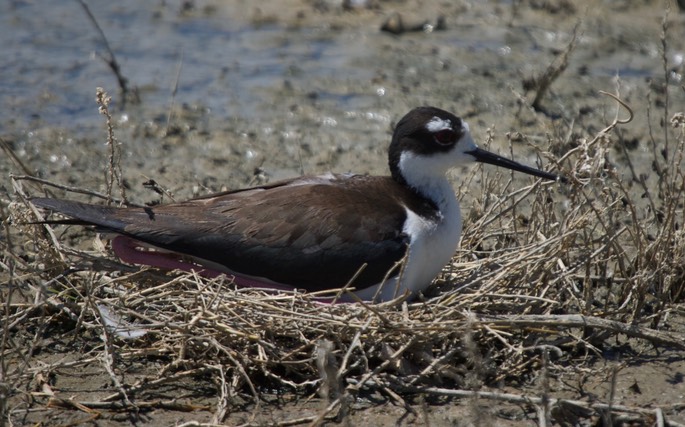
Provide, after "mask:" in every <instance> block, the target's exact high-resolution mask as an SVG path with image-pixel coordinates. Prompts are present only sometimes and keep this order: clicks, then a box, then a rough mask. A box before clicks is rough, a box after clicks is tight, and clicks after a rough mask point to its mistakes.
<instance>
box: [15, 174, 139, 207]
mask: <svg viewBox="0 0 685 427" xmlns="http://www.w3.org/2000/svg"><path fill="white" fill-rule="evenodd" d="M10 178H11V179H13V180H16V181H29V182H36V183H39V184H43V185H48V186H50V187H54V188H57V189H59V190H64V191H68V192H70V193H78V194H85V195H87V196H93V197H97V198H99V199H103V200H108V197H107V194H103V193H100V192H97V191H93V190H88V189H85V188H80V187H73V186H70V185H64V184H57V183H55V182H52V181H49V180H47V179H42V178H38V177H36V176H31V175H14V174H10ZM111 200H112V202H114V203H117V204H127V206H134V207H143V206H142V205H138V204H135V203H128V202H126V201H125V200H123V199H116V198H112V199H111Z"/></svg>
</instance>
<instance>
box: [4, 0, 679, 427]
mask: <svg viewBox="0 0 685 427" xmlns="http://www.w3.org/2000/svg"><path fill="white" fill-rule="evenodd" d="M105 3H106V2H91V3H89V8H90V11H91V12H92V14H93V15H94V17H95V19H96V20H97V21H98V24H99V25H100V27H101V28H102V30H103V31H104V34H105V36H106V38H107V40H108V43H109V45H110V47H111V49H112V52H113V53H114V55H115V57H116V60H117V61H118V62H119V63H120V66H121V74H122V75H123V76H124V77H125V78H127V79H128V80H127V83H128V90H129V93H128V94H126V95H124V94H123V93H122V91H121V87H120V86H119V85H118V83H117V80H116V78H115V77H114V73H113V72H112V70H111V69H110V68H109V67H108V66H107V64H106V61H105V60H103V58H102V57H105V59H106V58H107V56H108V53H107V50H106V47H105V44H104V42H103V39H102V38H101V37H100V35H99V34H98V32H97V30H96V29H95V27H94V25H93V22H92V21H91V20H89V18H88V16H87V14H86V13H85V11H84V9H83V8H82V7H81V6H80V5H79V4H78V3H77V2H73V3H69V4H68V5H67V4H64V3H61V2H47V3H43V2H7V3H4V4H3V5H2V6H0V15H2V18H0V20H1V21H2V25H1V26H2V29H0V43H1V44H2V45H1V46H0V53H1V54H2V57H3V58H5V63H6V64H5V65H3V66H2V70H3V71H2V82H0V88H1V89H2V91H0V105H2V106H3V107H2V111H0V137H2V139H3V140H4V142H5V144H6V147H7V148H8V150H9V151H11V152H13V153H14V154H15V155H16V159H12V158H11V156H9V155H7V153H8V152H9V151H8V150H6V151H4V154H3V155H2V157H1V158H0V176H1V177H2V178H1V179H0V191H1V194H0V198H2V204H3V206H4V209H5V210H6V208H7V206H8V205H9V204H10V203H11V202H13V201H16V200H17V199H16V195H15V189H14V188H13V187H12V183H11V181H10V174H14V175H35V176H38V177H40V178H42V179H45V180H50V181H52V182H55V183H60V184H63V185H65V186H72V187H78V188H81V189H89V190H93V191H97V192H104V191H105V188H106V173H107V168H108V166H107V164H108V163H107V162H108V150H109V147H108V146H107V145H106V138H107V134H106V131H105V120H104V118H103V117H102V116H101V115H99V114H98V110H97V105H96V103H95V100H94V99H95V89H96V87H98V86H100V87H104V88H105V89H106V90H107V91H108V93H109V94H110V95H111V96H112V98H113V101H112V104H111V105H110V109H111V111H112V112H113V120H114V124H115V136H116V138H117V139H118V142H119V143H120V144H121V150H122V158H121V169H122V172H123V178H124V180H125V184H126V195H127V197H128V199H129V200H130V201H132V202H135V203H140V204H144V203H157V202H160V201H161V202H167V201H170V200H171V199H172V198H173V199H176V200H181V199H185V198H189V197H193V196H197V195H203V194H207V193H209V192H212V191H218V190H223V189H232V188H239V187H244V186H248V185H254V184H256V183H261V182H265V181H269V180H276V179H280V178H285V177H291V176H296V175H300V174H302V173H307V174H309V173H319V172H325V171H329V170H331V171H337V172H346V171H355V172H362V173H371V174H384V173H386V162H387V161H386V157H385V156H386V147H387V144H388V142H389V138H390V133H391V129H392V126H393V123H394V122H396V121H397V120H398V119H399V118H400V117H401V116H402V115H403V114H405V113H406V112H407V111H409V110H410V109H411V108H413V107H415V106H418V105H434V106H437V107H441V108H444V109H447V110H451V111H453V112H455V113H456V114H457V115H460V116H462V117H463V118H465V119H466V120H467V121H468V122H469V124H470V127H471V132H472V133H473V135H474V137H475V138H476V140H477V141H478V142H479V143H480V144H488V145H489V147H490V149H492V150H495V151H500V152H503V153H505V154H507V155H509V154H510V151H511V152H513V155H514V157H516V159H517V160H519V161H521V162H524V163H529V164H535V163H536V161H538V160H539V159H538V157H537V156H536V155H535V150H534V149H533V148H532V147H530V146H529V145H527V144H526V142H525V141H528V142H529V143H532V144H533V145H536V146H537V147H538V148H540V149H542V150H547V149H548V147H549V144H548V141H549V140H551V139H558V140H561V141H567V142H568V147H571V146H573V141H574V140H576V139H577V138H583V137H585V138H588V137H591V136H592V135H595V134H596V133H597V132H598V131H599V130H600V129H602V128H603V127H605V126H606V125H607V124H608V123H610V122H611V120H613V119H614V117H615V115H616V114H617V106H616V103H615V102H613V101H612V100H611V99H610V98H608V97H606V96H603V95H601V94H600V93H599V91H606V92H611V93H618V94H619V96H620V97H621V99H623V100H624V101H625V102H626V103H627V104H628V105H629V106H630V107H631V108H632V109H633V111H634V119H633V121H632V122H631V123H629V124H627V125H625V126H622V127H621V128H620V134H621V141H624V142H625V143H626V144H629V145H630V147H629V148H630V152H631V153H633V156H632V157H631V159H632V167H633V168H634V171H635V174H636V175H637V176H639V175H641V174H644V175H645V176H649V175H650V174H651V173H652V165H651V164H650V161H649V158H648V156H647V155H646V154H645V156H644V159H645V160H644V161H640V159H641V158H642V157H641V156H640V153H646V152H647V151H648V150H650V146H649V144H648V141H650V140H651V139H654V138H657V139H658V138H659V136H660V135H661V133H662V132H663V131H662V129H663V125H664V119H663V118H664V116H665V114H664V112H665V111H666V112H667V113H673V112H676V111H682V110H683V107H684V106H685V90H683V80H682V79H683V77H682V76H683V73H684V72H685V69H684V67H685V64H684V58H685V45H684V44H683V42H682V41H683V40H685V12H683V11H681V10H679V9H678V7H677V5H676V4H675V3H674V4H673V5H671V7H670V8H668V10H667V8H666V7H665V4H666V3H667V2H662V1H630V0H625V1H616V2H593V1H581V0H576V1H571V0H559V1H554V0H551V1H518V2H495V1H488V2H478V1H473V2H469V1H454V2H446V1H428V2H420V1H413V0H405V1H383V0H377V1H366V2H365V1H359V2H354V1H352V2H345V4H342V2H340V1H326V0H322V1H318V0H309V1H306V0H287V1H276V0H269V1H262V2H259V5H258V6H257V5H256V4H255V3H253V2H249V1H220V0H207V1H185V2H180V3H179V2H174V1H172V2H148V3H147V4H144V5H139V4H138V2H134V1H131V2H128V1H124V2H116V3H112V4H105ZM665 16H666V18H664V17H665ZM664 22H665V23H666V26H665V27H664ZM384 24H387V25H389V28H390V29H391V30H392V32H389V31H382V30H381V28H382V26H383V25H384ZM664 28H666V31H665V32H664ZM416 29H420V30H419V31H414V30H416ZM662 34H665V35H662ZM662 39H663V40H662ZM664 46H665V49H666V50H665V51H664ZM664 52H665V53H664ZM564 57H566V60H567V67H565V68H564V67H560V64H561V63H562V62H563V58H564ZM664 59H665V60H666V66H665V67H664ZM550 66H552V67H556V68H557V69H559V71H560V73H559V75H558V77H556V76H555V78H554V79H553V81H552V82H551V84H550V86H549V89H548V90H547V91H546V92H545V93H544V96H542V97H541V102H540V104H539V105H538V106H537V107H538V108H533V106H532V104H533V102H534V99H535V97H536V94H537V93H538V91H539V88H540V79H541V78H542V76H544V74H545V72H546V70H549V67H550ZM619 114H620V115H621V116H625V114H626V112H625V110H622V111H621V112H620V113H619ZM519 134H521V135H525V136H526V138H517V137H512V138H510V139H508V138H507V136H512V135H513V136H515V135H519ZM655 135H656V136H655ZM509 141H511V144H510V143H509ZM557 149H559V150H561V152H556V153H553V154H555V155H556V156H560V155H563V146H561V147H560V146H559V145H557ZM623 153H624V152H623V151H622V150H619V149H616V150H614V151H612V152H609V153H608V155H607V156H608V160H609V161H610V162H612V163H613V164H615V165H617V168H618V170H624V171H625V174H626V176H628V173H629V172H628V165H627V163H626V161H625V158H624V155H623ZM460 172H462V171H460V170H456V171H455V172H454V173H453V177H454V181H455V187H456V186H458V185H459V183H460V181H459V176H460ZM505 176H506V175H505ZM150 179H153V180H154V181H155V182H156V183H157V184H158V185H159V186H161V187H162V188H163V189H165V190H166V193H164V194H163V195H160V193H159V192H155V191H153V190H151V189H150V188H149V186H147V187H146V186H144V185H143V183H144V182H146V181H149V180H150ZM517 179H519V178H517ZM21 182H22V183H23V184H22V185H23V188H24V189H25V190H26V191H29V192H31V193H32V194H34V195H35V194H37V193H36V190H35V188H34V187H32V185H31V184H28V183H27V182H26V181H21ZM515 182H517V181H515ZM473 185H478V183H477V182H474V183H473ZM50 191H51V193H52V194H54V195H56V196H60V197H62V196H66V197H70V198H79V199H82V200H87V201H97V200H96V198H94V197H92V196H88V195H83V194H80V195H79V194H69V195H65V192H64V191H62V190H60V189H54V188H53V189H51V190H50ZM634 191H639V190H638V189H637V187H635V189H634ZM474 194H480V192H479V191H477V192H474ZM115 195H118V194H115ZM472 197H473V196H471V197H470V196H469V193H468V192H465V193H463V194H462V206H463V209H464V210H466V211H468V210H469V208H470V207H471V206H473V205H474V204H476V203H477V201H474V200H473V198H472ZM559 203H563V199H560V200H559ZM465 216H466V217H468V215H465ZM3 218H5V214H3ZM467 221H468V218H467ZM13 233H16V231H13V232H9V233H8V234H7V236H10V235H13V236H14V239H19V240H15V242H17V241H18V242H21V240H20V237H17V236H16V234H13ZM89 236H90V237H89ZM63 237H64V239H65V243H68V244H70V245H74V246H78V247H90V246H92V236H91V235H89V234H88V233H83V232H81V231H79V230H73V229H72V230H70V231H69V233H67V234H65V235H64V236H63ZM3 239H4V245H5V247H6V248H7V247H9V243H8V239H9V237H3ZM28 245H29V243H27V242H21V243H19V244H18V245H17V246H13V247H14V248H15V250H16V253H17V254H18V256H25V252H27V251H29V250H28V249H27V248H28ZM8 265H9V264H7V263H4V264H3V266H0V268H3V270H2V271H1V272H0V279H2V280H0V282H2V283H5V284H0V286H3V287H5V290H4V291H3V294H2V295H3V297H6V296H7V284H9V282H8V281H7V280H9V278H10V272H9V271H7V268H8V267H7V266H8ZM6 279H7V280H6ZM29 294H30V293H26V294H24V295H25V296H26V295H29ZM26 298H27V299H26V301H23V302H24V303H29V302H30V301H29V298H28V297H26ZM17 301H18V302H21V301H20V299H18V300H17ZM7 307H9V304H8V305H7ZM8 310H9V308H8ZM670 316H672V317H671V319H672V323H671V324H669V327H670V328H671V329H670V330H671V332H673V333H675V334H680V336H683V335H685V322H683V321H682V319H683V306H682V304H681V305H677V304H676V305H674V306H673V307H672V311H670ZM52 332H53V333H54V335H52V336H50V335H49V334H48V335H46V337H45V340H44V341H42V342H41V343H40V344H39V346H38V347H37V348H34V349H33V352H32V354H30V355H23V356H21V357H20V356H18V355H17V353H16V352H12V351H10V349H12V348H21V346H22V343H29V342H30V341H31V340H32V337H31V336H30V334H29V332H28V331H24V332H23V333H19V332H17V331H7V330H6V331H4V333H5V335H4V341H3V343H4V344H3V345H4V346H5V347H4V348H3V351H4V354H3V358H4V361H3V371H2V374H3V376H4V378H1V379H0V381H1V382H2V385H3V386H4V387H5V394H4V396H3V398H4V399H5V400H4V401H3V405H4V407H0V411H2V414H3V419H2V421H0V425H3V424H4V425H46V426H47V425H54V426H57V425H60V426H64V425H101V426H120V425H179V424H183V423H189V422H191V423H192V422H196V423H207V422H209V421H210V420H212V417H213V415H214V413H215V411H216V408H215V406H214V405H215V404H216V393H217V391H216V389H214V388H212V387H207V386H206V384H205V385H203V386H202V387H201V388H200V389H198V384H197V383H195V382H194V381H193V380H192V379H185V380H182V381H181V382H180V383H179V384H176V386H175V387H173V388H170V389H169V395H168V396H163V398H165V399H166V398H169V397H172V398H176V399H178V401H179V402H183V403H184V404H186V403H188V404H189V405H191V406H192V408H188V407H184V408H181V407H158V408H152V409H150V408H147V409H140V410H139V412H131V411H121V412H119V411H114V410H107V409H105V410H103V411H98V412H97V415H95V413H93V412H92V410H93V409H92V408H91V410H86V409H87V408H86V409H84V408H78V407H65V405H56V404H54V401H53V404H51V405H49V404H47V402H48V398H47V397H46V396H47V395H46V394H45V393H47V391H46V389H45V385H50V387H49V388H51V389H52V392H56V393H57V394H58V396H59V397H61V398H62V399H66V400H69V399H73V400H75V401H95V400H97V399H99V398H101V397H102V396H105V395H109V394H111V393H112V387H113V386H112V384H111V376H110V375H109V374H108V373H107V372H106V371H105V370H103V368H102V365H101V364H100V363H99V362H98V361H97V360H96V359H97V357H96V356H95V355H94V354H92V353H90V352H91V351H92V348H89V347H88V341H87V340H85V341H84V340H81V339H77V338H76V337H73V336H71V335H70V332H69V327H68V326H65V327H64V329H62V330H60V329H56V330H53V331H52ZM96 341H97V340H96ZM613 344H615V346H614V348H613V350H612V351H605V352H603V353H602V352H600V353H599V354H598V355H597V354H595V355H594V356H593V357H592V361H591V362H587V363H589V364H588V368H587V372H588V374H587V375H584V374H583V373H582V370H579V371H576V373H575V374H574V376H566V377H564V378H560V379H558V381H557V382H555V384H554V385H553V389H552V391H553V392H552V395H553V397H556V398H569V399H577V400H594V401H608V400H609V399H610V397H609V395H610V394H614V396H613V403H614V404H616V405H624V406H630V407H638V408H643V409H650V408H657V407H659V408H664V415H665V416H666V419H667V420H668V421H671V422H673V423H674V424H673V425H685V380H684V378H685V357H683V353H682V350H676V349H672V348H661V347H654V346H652V345H650V344H648V343H644V342H642V341H639V340H635V341H622V342H619V341H618V340H616V341H615V342H614V343H613ZM628 347H630V350H629V351H625V352H623V350H624V349H626V348H628ZM622 349H623V350H622ZM84 357H93V358H94V361H93V363H92V364H90V365H86V366H85V367H84V365H82V364H78V365H76V366H77V367H75V368H73V369H69V368H68V363H65V362H67V361H69V360H79V359H81V358H84ZM57 362H59V363H60V364H61V365H60V366H67V367H66V368H62V369H60V370H59V371H57V372H52V373H51V375H54V378H52V379H45V380H44V382H41V380H40V379H36V378H35V377H34V378H33V379H32V380H31V381H25V379H24V378H25V375H26V373H27V372H29V371H30V372H38V370H37V369H36V367H38V366H49V365H50V364H51V363H57ZM584 363H585V362H584ZM619 366H620V369H618V371H617V374H616V376H615V379H614V380H613V381H615V386H614V387H612V375H613V372H614V371H615V369H614V368H615V367H619ZM158 368H159V367H158V366H157V365H156V362H155V359H154V358H153V357H141V358H140V360H139V362H137V363H135V364H133V365H131V366H126V367H125V368H122V371H121V372H122V375H123V376H124V377H125V376H132V377H136V376H144V375H150V374H151V373H154V372H156V370H157V369H158ZM597 372H602V373H603V374H602V375H596V373H597ZM22 375H24V376H22ZM129 379H130V378H129ZM184 381H185V382H184ZM41 387H43V388H41ZM538 387H539V385H538V384H536V383H534V382H533V381H526V380H525V379H522V381H520V382H516V383H514V382H502V383H500V384H491V385H490V388H489V389H490V390H494V391H496V392H501V393H519V394H529V393H535V392H536V391H537V390H538ZM0 394H1V393H0ZM265 395H268V393H265ZM159 398H160V399H161V398H162V396H160V397H159ZM406 400H407V402H408V405H409V408H411V410H407V408H405V407H402V406H401V405H397V404H396V402H395V403H393V402H391V401H389V400H388V398H387V396H373V395H370V396H364V397H363V398H360V399H359V400H358V401H357V402H355V403H354V405H353V411H352V412H351V414H349V415H348V416H346V417H344V418H343V420H342V422H343V424H346V425H415V424H416V425H431V426H442V425H456V426H461V425H481V426H490V425H492V426H495V425H497V426H509V425H511V426H523V425H538V423H539V422H540V419H539V417H538V414H537V413H536V411H535V409H534V408H533V407H532V406H530V405H527V404H512V403H502V402H496V401H493V400H485V399H482V400H480V401H478V402H474V401H473V399H456V398H446V397H444V396H443V397H434V396H433V397H431V396H427V395H412V396H410V397H407V399H406ZM326 404H327V402H326V401H325V400H324V399H321V398H320V397H318V395H317V394H316V393H313V394H312V395H311V396H302V395H282V396H278V395H277V396H272V397H269V398H266V399H265V400H264V401H263V402H262V403H261V404H260V405H259V406H258V407H255V406H254V404H253V403H246V404H245V406H244V407H240V406H239V405H236V406H235V407H234V408H233V409H232V411H231V413H230V414H228V415H227V416H226V417H225V418H224V419H223V420H222V421H221V422H222V423H224V424H225V425H239V424H243V423H255V424H256V425H273V424H276V423H278V422H281V421H284V420H288V419H297V418H303V417H307V416H311V415H316V414H318V413H320V412H321V411H322V408H325V406H326ZM66 406H68V405H66ZM182 409H194V410H191V411H188V412H186V411H184V410H182ZM95 410H97V408H95ZM656 413H657V412H655V414H656ZM655 417H656V415H655ZM637 418H638V419H639V421H635V422H636V423H637V425H655V424H650V423H652V422H653V423H656V422H657V421H658V419H657V418H650V417H649V416H643V415H640V416H639V417H637ZM562 419H563V418H558V419H557V421H556V423H562V422H561V421H559V420H562ZM567 420H574V421H567V424H566V425H573V424H577V425H603V424H602V423H603V422H605V421H603V418H602V417H600V416H599V415H597V414H596V413H593V414H587V415H586V416H580V417H579V418H567ZM309 421H311V420H309ZM309 421H308V422H309ZM616 423H617V424H619V425H620V421H616ZM675 423H680V424H675ZM194 425H197V424H194Z"/></svg>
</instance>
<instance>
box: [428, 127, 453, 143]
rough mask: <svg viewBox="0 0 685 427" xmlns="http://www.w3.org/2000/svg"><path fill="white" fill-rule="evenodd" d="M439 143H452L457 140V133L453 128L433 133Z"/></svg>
mask: <svg viewBox="0 0 685 427" xmlns="http://www.w3.org/2000/svg"><path fill="white" fill-rule="evenodd" d="M433 136H435V140H436V141H437V142H438V144H442V145H450V144H454V143H455V142H457V133H456V132H455V131H453V130H452V129H442V130H439V131H437V132H435V133H434V134H433Z"/></svg>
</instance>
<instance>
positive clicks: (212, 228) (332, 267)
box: [33, 175, 430, 291]
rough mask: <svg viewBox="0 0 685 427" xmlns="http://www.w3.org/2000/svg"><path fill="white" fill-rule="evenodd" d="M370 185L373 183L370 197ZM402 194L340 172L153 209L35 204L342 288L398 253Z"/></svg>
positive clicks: (248, 266)
mask: <svg viewBox="0 0 685 427" xmlns="http://www.w3.org/2000/svg"><path fill="white" fill-rule="evenodd" d="M343 182H344V184H345V185H341V184H342V183H343ZM371 187H373V188H374V189H376V190H380V191H378V192H374V194H376V196H371V195H370V194H371V192H370V191H368V190H369V189H370V188H371ZM407 195H409V196H410V197H412V195H413V193H410V192H409V193H408V192H407V190H406V189H404V187H402V186H400V185H398V184H396V183H395V182H394V181H393V180H392V179H390V178H386V177H366V176H340V175H338V176H335V177H325V178H324V177H312V178H300V179H297V180H292V181H285V182H283V183H280V184H279V183H277V184H274V185H270V186H268V187H259V188H254V189H249V190H243V191H238V192H229V193H224V194H220V195H217V196H214V197H207V198H203V199H196V200H189V201H187V202H182V203H176V204H170V205H163V206H158V207H153V208H107V207H101V206H93V205H85V204H80V203H76V202H68V201H60V200H54V199H34V200H33V202H34V203H35V204H36V205H38V206H42V207H46V208H50V209H54V210H57V211H60V212H62V213H64V214H66V215H68V216H71V217H74V218H77V219H79V220H82V221H84V222H87V223H90V224H94V225H97V226H99V227H101V228H105V229H108V230H110V231H114V232H118V233H121V234H124V235H128V236H130V237H133V238H135V239H137V240H140V241H143V242H146V243H149V244H152V245H155V246H158V247H161V248H164V249H168V250H172V251H175V252H179V253H184V254H189V255H193V256H196V257H199V258H203V259H206V260H209V261H213V262H216V263H218V264H221V265H224V266H226V267H227V268H229V269H230V270H233V271H235V272H237V273H243V274H248V275H253V276H259V277H266V278H268V279H271V280H273V281H275V282H278V283H283V284H290V285H293V286H296V287H299V288H303V289H306V290H310V291H313V290H319V289H327V288H334V287H340V286H343V285H345V284H346V283H347V282H348V281H349V280H350V279H351V278H352V277H353V276H354V275H355V273H357V270H358V269H359V268H360V267H361V266H362V265H363V264H365V263H366V264H367V266H366V268H365V269H364V270H363V272H362V273H361V275H360V276H359V277H358V278H357V280H356V281H355V283H354V286H356V287H358V288H363V287H367V286H371V285H373V284H376V283H378V282H379V281H380V280H382V279H383V277H384V276H385V274H386V273H387V271H388V270H389V269H390V268H391V267H392V266H393V265H394V263H395V262H397V261H398V260H400V259H401V258H402V257H403V256H404V254H405V252H406V247H407V243H408V242H407V236H406V235H404V234H403V233H402V232H401V230H402V226H403V224H404V220H405V218H406V211H405V209H404V208H403V207H402V206H401V205H399V204H398V203H397V202H398V198H399V197H400V196H404V197H406V196H407ZM414 203H420V201H416V200H415V201H414ZM428 209H430V207H428ZM322 270H323V271H325V272H326V275H325V277H326V280H325V281H322V280H321V273H322Z"/></svg>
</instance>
